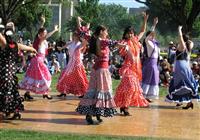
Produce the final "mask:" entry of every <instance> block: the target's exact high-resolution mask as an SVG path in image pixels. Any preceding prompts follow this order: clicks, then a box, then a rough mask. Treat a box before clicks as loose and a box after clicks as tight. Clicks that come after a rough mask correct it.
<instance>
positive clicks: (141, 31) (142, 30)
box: [138, 12, 149, 40]
mask: <svg viewBox="0 0 200 140" xmlns="http://www.w3.org/2000/svg"><path fill="white" fill-rule="evenodd" d="M143 16H144V22H143V25H142V28H141V30H140V33H139V34H138V40H140V39H141V38H142V37H143V35H144V33H145V31H146V26H147V20H148V17H149V15H148V14H147V13H146V12H143Z"/></svg>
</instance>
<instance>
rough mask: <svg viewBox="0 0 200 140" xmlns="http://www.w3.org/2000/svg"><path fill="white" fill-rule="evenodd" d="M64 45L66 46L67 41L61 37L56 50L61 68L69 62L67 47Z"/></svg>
mask: <svg viewBox="0 0 200 140" xmlns="http://www.w3.org/2000/svg"><path fill="white" fill-rule="evenodd" d="M64 46H65V41H63V39H62V37H60V39H59V40H58V41H57V42H56V46H55V51H56V56H57V58H58V62H59V64H60V67H61V69H63V68H64V67H65V66H66V64H67V62H66V49H65V48H64Z"/></svg>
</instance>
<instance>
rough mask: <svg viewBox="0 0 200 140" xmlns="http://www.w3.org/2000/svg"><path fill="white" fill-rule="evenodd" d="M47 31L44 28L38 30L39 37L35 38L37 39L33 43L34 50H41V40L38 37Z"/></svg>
mask: <svg viewBox="0 0 200 140" xmlns="http://www.w3.org/2000/svg"><path fill="white" fill-rule="evenodd" d="M45 30H46V28H44V27H41V28H40V29H39V30H38V33H37V35H36V36H35V39H34V42H33V48H34V49H35V50H38V48H39V43H40V39H39V38H38V35H39V34H40V33H42V32H44V31H45Z"/></svg>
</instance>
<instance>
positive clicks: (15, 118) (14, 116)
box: [10, 112, 21, 120]
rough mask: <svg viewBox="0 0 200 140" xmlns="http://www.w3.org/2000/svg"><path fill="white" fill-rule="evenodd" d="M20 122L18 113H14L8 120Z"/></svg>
mask: <svg viewBox="0 0 200 140" xmlns="http://www.w3.org/2000/svg"><path fill="white" fill-rule="evenodd" d="M17 119H18V120H20V119H21V114H19V112H16V113H14V115H13V116H12V118H10V120H17Z"/></svg>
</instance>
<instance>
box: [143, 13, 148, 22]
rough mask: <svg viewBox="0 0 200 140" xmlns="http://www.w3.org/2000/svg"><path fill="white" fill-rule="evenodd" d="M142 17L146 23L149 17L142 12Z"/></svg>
mask: <svg viewBox="0 0 200 140" xmlns="http://www.w3.org/2000/svg"><path fill="white" fill-rule="evenodd" d="M142 15H143V16H144V20H145V21H147V20H148V18H149V15H148V14H147V13H146V12H142Z"/></svg>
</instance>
